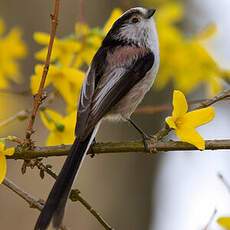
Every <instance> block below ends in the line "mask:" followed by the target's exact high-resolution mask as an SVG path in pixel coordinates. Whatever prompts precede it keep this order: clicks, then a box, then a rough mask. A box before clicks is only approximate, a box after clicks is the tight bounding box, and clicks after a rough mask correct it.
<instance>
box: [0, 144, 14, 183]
mask: <svg viewBox="0 0 230 230" xmlns="http://www.w3.org/2000/svg"><path fill="white" fill-rule="evenodd" d="M13 154H14V148H7V149H6V148H5V145H4V144H3V143H1V142H0V184H1V183H2V181H3V180H4V178H5V176H6V168H7V166H6V156H12V155H13Z"/></svg>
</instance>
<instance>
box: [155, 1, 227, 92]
mask: <svg viewBox="0 0 230 230" xmlns="http://www.w3.org/2000/svg"><path fill="white" fill-rule="evenodd" d="M182 18H183V6H182V3H175V2H174V3H166V4H164V5H163V6H162V7H160V9H159V10H158V11H157V14H156V23H157V28H158V34H159V41H160V55H161V65H160V70H159V74H158V78H157V83H156V84H155V86H156V87H157V88H159V89H161V88H163V87H165V86H166V85H167V84H168V83H169V82H170V81H173V82H174V85H175V87H176V88H180V89H182V90H183V91H184V92H186V93H189V92H191V91H192V90H194V89H195V88H197V87H198V86H199V85H200V84H205V86H206V87H207V91H208V94H210V95H213V94H216V93H218V92H220V91H221V89H222V84H221V79H220V77H223V70H222V69H221V68H220V67H219V66H218V65H217V63H216V62H215V60H214V59H213V58H212V57H211V55H210V54H209V53H208V51H207V50H206V48H205V47H204V45H205V43H206V40H207V37H210V36H211V35H213V32H214V31H215V30H209V29H210V28H207V30H208V33H206V32H202V33H201V35H204V34H205V35H206V36H199V35H198V36H196V37H190V38H188V37H187V36H186V35H184V34H183V32H182V31H181V29H180V27H179V26H178V23H180V22H181V21H182ZM210 32H211V33H210ZM207 35H209V36H207ZM228 75H229V74H228Z"/></svg>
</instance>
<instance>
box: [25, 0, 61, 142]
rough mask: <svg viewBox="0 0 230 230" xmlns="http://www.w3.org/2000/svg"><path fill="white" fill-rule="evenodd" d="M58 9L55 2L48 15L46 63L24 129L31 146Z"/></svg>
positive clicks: (57, 1) (58, 5)
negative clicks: (49, 19)
mask: <svg viewBox="0 0 230 230" xmlns="http://www.w3.org/2000/svg"><path fill="white" fill-rule="evenodd" d="M59 7H60V0H55V4H54V12H53V14H51V15H50V16H51V32H50V41H49V45H48V51H47V56H46V61H45V64H44V69H43V73H42V78H41V82H40V85H39V89H38V93H37V94H36V95H35V97H34V102H33V109H32V113H31V116H30V119H29V122H28V126H27V129H26V141H27V143H28V144H31V139H30V138H31V135H32V134H33V132H34V131H33V125H34V121H35V118H36V115H37V111H38V109H39V106H40V105H41V103H42V101H43V99H44V95H43V89H44V86H45V81H46V77H47V74H48V71H49V65H50V58H51V53H52V48H53V43H54V38H55V35H56V29H57V24H58V14H59Z"/></svg>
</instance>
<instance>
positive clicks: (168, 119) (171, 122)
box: [165, 117, 177, 129]
mask: <svg viewBox="0 0 230 230" xmlns="http://www.w3.org/2000/svg"><path fill="white" fill-rule="evenodd" d="M165 121H166V123H167V124H168V126H169V127H170V128H172V129H176V128H177V127H176V124H175V122H174V120H173V117H166V119H165Z"/></svg>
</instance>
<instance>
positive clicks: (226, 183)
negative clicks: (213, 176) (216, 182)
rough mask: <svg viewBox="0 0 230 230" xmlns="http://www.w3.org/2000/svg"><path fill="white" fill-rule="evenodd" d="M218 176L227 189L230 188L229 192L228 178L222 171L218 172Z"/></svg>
mask: <svg viewBox="0 0 230 230" xmlns="http://www.w3.org/2000/svg"><path fill="white" fill-rule="evenodd" d="M217 176H218V178H219V179H220V181H221V182H223V184H224V186H225V187H226V189H227V190H228V192H229V193H230V184H229V182H228V181H227V180H226V178H225V177H224V176H223V174H222V173H220V172H219V173H218V174H217Z"/></svg>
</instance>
